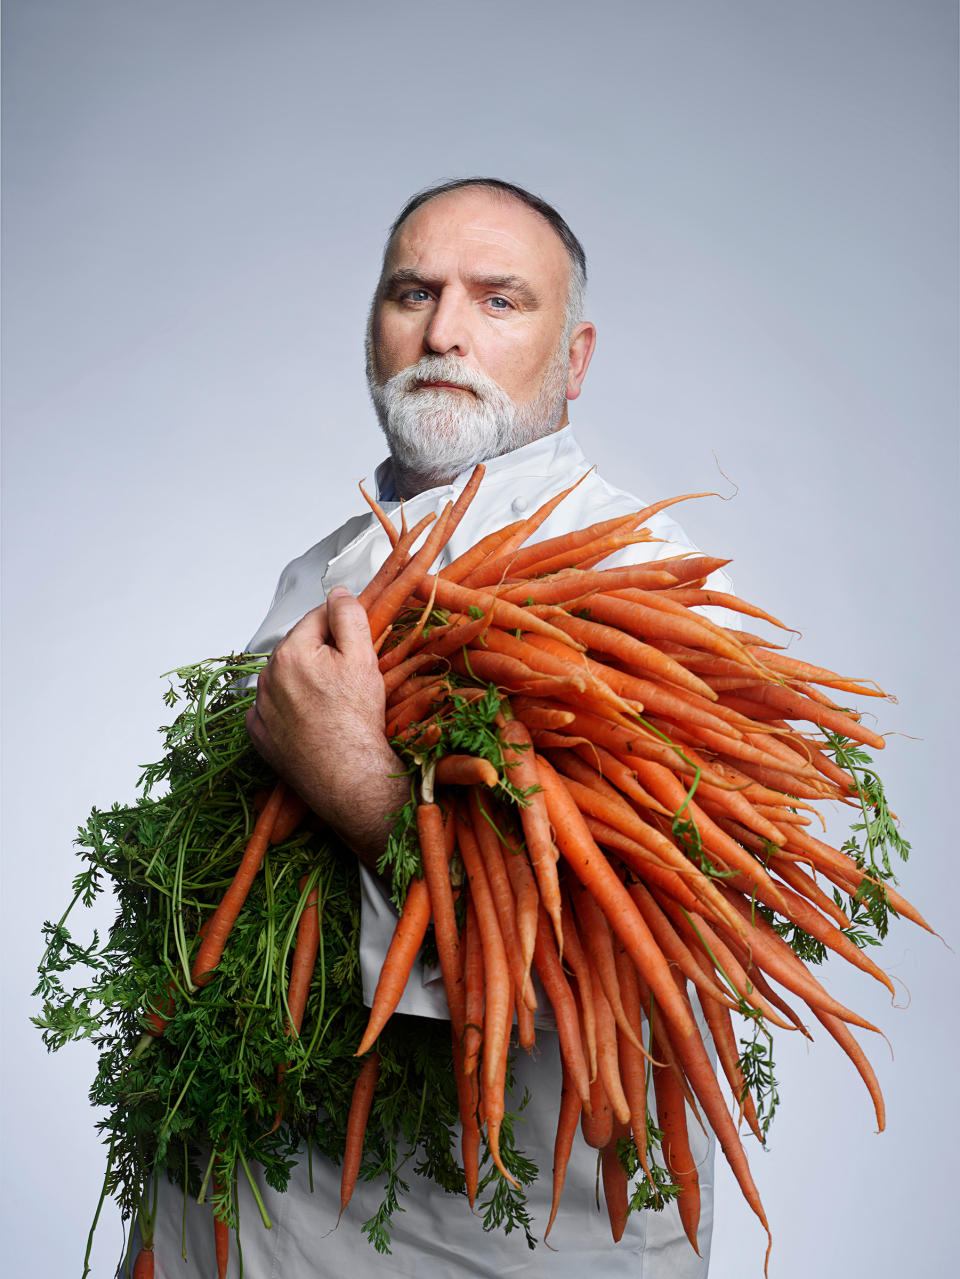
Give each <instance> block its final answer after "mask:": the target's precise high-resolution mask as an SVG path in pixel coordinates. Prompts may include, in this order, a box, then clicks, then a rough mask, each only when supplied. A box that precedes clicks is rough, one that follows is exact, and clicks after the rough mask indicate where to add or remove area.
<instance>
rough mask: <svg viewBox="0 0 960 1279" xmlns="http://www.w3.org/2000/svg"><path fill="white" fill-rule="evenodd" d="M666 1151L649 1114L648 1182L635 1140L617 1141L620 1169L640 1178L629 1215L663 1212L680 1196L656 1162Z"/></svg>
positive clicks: (673, 1182) (629, 1138) (661, 1166)
mask: <svg viewBox="0 0 960 1279" xmlns="http://www.w3.org/2000/svg"><path fill="white" fill-rule="evenodd" d="M662 1149H663V1132H662V1130H661V1129H659V1128H658V1127H657V1125H656V1124H655V1123H654V1120H653V1116H652V1115H651V1114H650V1112H649V1110H648V1111H647V1149H646V1158H647V1167H648V1168H649V1170H650V1176H649V1178H648V1177H647V1176H646V1174H645V1173H644V1172H643V1170H642V1169H641V1167H640V1160H639V1158H638V1156H637V1148H636V1146H635V1145H634V1143H633V1138H632V1137H621V1138H620V1139H619V1140H618V1141H617V1157H618V1159H619V1160H620V1166H621V1167H622V1168H623V1170H624V1172H625V1173H626V1174H627V1176H628V1177H639V1179H638V1181H637V1184H636V1185H635V1186H634V1188H633V1191H632V1193H631V1195H630V1202H629V1206H628V1207H629V1211H630V1212H636V1211H640V1210H642V1209H645V1210H647V1211H649V1212H663V1210H664V1208H666V1206H667V1204H668V1203H670V1202H671V1200H673V1199H676V1198H677V1196H678V1195H679V1194H680V1187H679V1186H678V1185H677V1184H676V1182H675V1181H674V1180H673V1178H672V1177H671V1176H670V1173H669V1172H668V1171H667V1169H666V1168H665V1167H664V1166H663V1164H662V1163H660V1162H659V1160H658V1159H657V1155H658V1154H660V1153H661V1152H662Z"/></svg>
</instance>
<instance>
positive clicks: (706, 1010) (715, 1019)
mask: <svg viewBox="0 0 960 1279" xmlns="http://www.w3.org/2000/svg"><path fill="white" fill-rule="evenodd" d="M700 1007H701V1008H702V1009H703V1016H704V1019H705V1020H706V1023H707V1026H708V1027H709V1030H710V1034H711V1036H712V1038H713V1043H714V1047H715V1048H716V1050H717V1057H718V1058H719V1059H720V1064H721V1066H722V1067H723V1073H724V1075H726V1077H727V1083H728V1084H729V1085H730V1091H731V1092H732V1093H733V1099H734V1101H735V1102H736V1103H737V1112H738V1114H739V1115H740V1116H742V1117H743V1118H744V1119H746V1121H747V1124H748V1125H749V1127H750V1131H751V1132H752V1133H753V1135H754V1136H755V1137H756V1139H757V1141H759V1142H760V1144H761V1145H763V1133H762V1132H761V1130H760V1123H759V1121H758V1119H757V1108H756V1106H755V1105H754V1103H753V1098H752V1097H751V1096H750V1093H749V1092H748V1091H747V1090H746V1082H745V1080H744V1078H743V1071H742V1070H741V1069H740V1054H739V1050H738V1048H737V1037H736V1034H735V1033H734V1029H733V1022H732V1021H731V1019H730V1011H729V1009H728V1008H725V1007H724V1006H723V1005H722V1004H720V1003H718V1002H717V1000H715V999H711V998H710V997H709V995H702V996H701V997H700ZM842 1024H843V1023H841V1025H842Z"/></svg>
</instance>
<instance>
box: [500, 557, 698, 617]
mask: <svg viewBox="0 0 960 1279" xmlns="http://www.w3.org/2000/svg"><path fill="white" fill-rule="evenodd" d="M674 581H675V579H674V577H673V575H672V574H670V573H664V572H662V571H661V570H660V569H659V568H657V567H656V565H654V564H652V563H647V564H628V565H626V566H625V567H624V568H617V569H612V568H611V569H602V568H598V569H584V570H582V571H581V570H580V569H561V570H560V572H559V573H553V574H551V575H550V576H549V577H542V578H538V579H537V580H536V581H533V582H520V583H517V584H514V585H511V586H510V587H508V588H507V590H505V591H504V593H503V598H504V599H506V600H508V601H509V602H510V603H514V604H519V603H521V602H523V603H526V601H527V600H532V601H533V603H534V604H539V605H545V604H565V605H568V606H573V605H574V604H576V605H577V606H578V607H579V606H580V605H581V604H582V603H583V600H584V599H585V598H586V597H587V596H589V595H591V594H592V593H593V592H596V591H603V590H615V589H618V588H620V587H625V586H642V587H645V588H646V589H654V590H662V589H663V588H664V587H667V586H672V585H673V584H674Z"/></svg>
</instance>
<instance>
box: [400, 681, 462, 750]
mask: <svg viewBox="0 0 960 1279" xmlns="http://www.w3.org/2000/svg"><path fill="white" fill-rule="evenodd" d="M449 687H450V686H449V682H448V680H447V678H446V676H437V678H436V679H435V680H433V682H432V683H430V684H428V685H427V687H426V688H421V689H418V690H417V691H416V692H415V693H411V695H410V696H409V697H408V698H406V699H405V700H404V701H402V702H400V703H399V704H398V705H397V706H395V707H392V708H391V709H390V711H389V713H388V715H387V723H386V729H385V732H386V735H387V737H396V736H397V734H398V733H402V732H403V730H404V729H406V728H409V727H410V725H411V724H416V723H417V722H418V721H419V720H422V719H426V717H427V715H428V714H429V713H430V711H431V710H432V709H434V708H435V707H436V705H437V703H438V702H441V701H443V699H444V698H445V697H446V696H447V693H448V692H449Z"/></svg>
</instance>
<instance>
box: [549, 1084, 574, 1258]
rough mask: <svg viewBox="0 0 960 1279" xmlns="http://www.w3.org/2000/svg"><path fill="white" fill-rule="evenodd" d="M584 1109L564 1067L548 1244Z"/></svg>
mask: <svg viewBox="0 0 960 1279" xmlns="http://www.w3.org/2000/svg"><path fill="white" fill-rule="evenodd" d="M582 1109H583V1107H582V1105H581V1103H580V1098H579V1097H578V1096H577V1090H576V1088H575V1087H574V1085H573V1081H572V1080H571V1078H570V1072H569V1071H568V1070H567V1067H566V1065H564V1066H563V1083H562V1086H561V1089H560V1110H559V1113H558V1115H557V1136H556V1139H555V1140H554V1143H553V1200H552V1202H551V1204H550V1219H549V1221H548V1222H547V1228H546V1230H544V1232H543V1239H544V1242H546V1239H547V1235H548V1234H549V1233H550V1231H551V1229H552V1228H553V1223H554V1221H555V1220H556V1218H557V1209H558V1208H559V1207H560V1196H561V1195H562V1194H563V1183H564V1181H565V1180H566V1176H567V1165H568V1164H569V1162H570V1151H571V1150H572V1149H573V1141H574V1138H575V1137H576V1135H577V1123H578V1121H579V1119H580V1111H581V1110H582Z"/></svg>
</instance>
